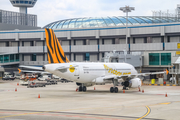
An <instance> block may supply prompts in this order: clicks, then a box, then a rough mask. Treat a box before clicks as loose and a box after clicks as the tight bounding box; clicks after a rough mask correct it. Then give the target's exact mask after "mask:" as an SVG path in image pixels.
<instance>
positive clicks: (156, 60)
mask: <svg viewBox="0 0 180 120" xmlns="http://www.w3.org/2000/svg"><path fill="white" fill-rule="evenodd" d="M170 64H171V53H149V65H170Z"/></svg>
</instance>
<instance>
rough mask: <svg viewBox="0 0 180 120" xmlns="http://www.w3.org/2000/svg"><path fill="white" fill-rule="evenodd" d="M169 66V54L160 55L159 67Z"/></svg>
mask: <svg viewBox="0 0 180 120" xmlns="http://www.w3.org/2000/svg"><path fill="white" fill-rule="evenodd" d="M170 64H171V53H161V65H170Z"/></svg>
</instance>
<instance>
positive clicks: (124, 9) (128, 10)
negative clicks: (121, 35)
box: [119, 6, 135, 61]
mask: <svg viewBox="0 0 180 120" xmlns="http://www.w3.org/2000/svg"><path fill="white" fill-rule="evenodd" d="M119 10H121V11H123V12H124V13H126V51H128V50H127V38H128V37H127V36H128V29H127V27H128V12H131V11H132V10H135V7H129V6H125V7H120V8H119ZM125 61H126V60H125Z"/></svg>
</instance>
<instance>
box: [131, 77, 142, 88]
mask: <svg viewBox="0 0 180 120" xmlns="http://www.w3.org/2000/svg"><path fill="white" fill-rule="evenodd" d="M129 83H130V84H129V87H132V88H138V87H141V84H142V83H141V79H140V78H134V79H131V80H130V81H129Z"/></svg>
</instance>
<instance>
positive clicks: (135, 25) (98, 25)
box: [0, 16, 180, 71]
mask: <svg viewBox="0 0 180 120" xmlns="http://www.w3.org/2000/svg"><path fill="white" fill-rule="evenodd" d="M44 28H50V29H53V30H54V31H55V34H56V36H57V38H58V39H59V42H60V43H61V45H62V47H63V50H64V51H65V53H66V56H67V57H68V59H69V60H70V61H76V62H82V61H90V62H98V61H101V59H102V58H103V57H104V56H105V52H109V51H113V50H116V51H123V50H124V49H125V48H126V47H127V48H128V51H130V53H131V52H142V53H143V54H142V56H143V65H142V68H144V70H145V69H146V70H148V69H149V70H154V71H158V70H164V69H165V68H168V67H169V66H170V65H171V63H173V62H175V61H176V60H177V58H178V57H179V55H178V54H179V52H176V51H179V48H180V47H179V46H178V45H179V43H180V18H178V17H153V16H129V17H128V28H127V29H128V34H127V37H128V44H127V45H126V18H125V17H122V16H114V17H101V18H100V17H99V18H98V17H96V18H75V19H67V20H59V21H56V22H52V23H50V24H48V25H46V26H45V27H44ZM44 28H42V29H41V28H38V27H37V26H35V27H34V29H32V28H31V29H27V30H20V29H15V30H1V31H0V63H1V66H3V67H4V68H5V69H7V70H8V68H17V67H18V66H19V65H32V66H42V65H44V64H47V63H48V61H47V47H46V41H45V30H44ZM127 59H128V58H127Z"/></svg>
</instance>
